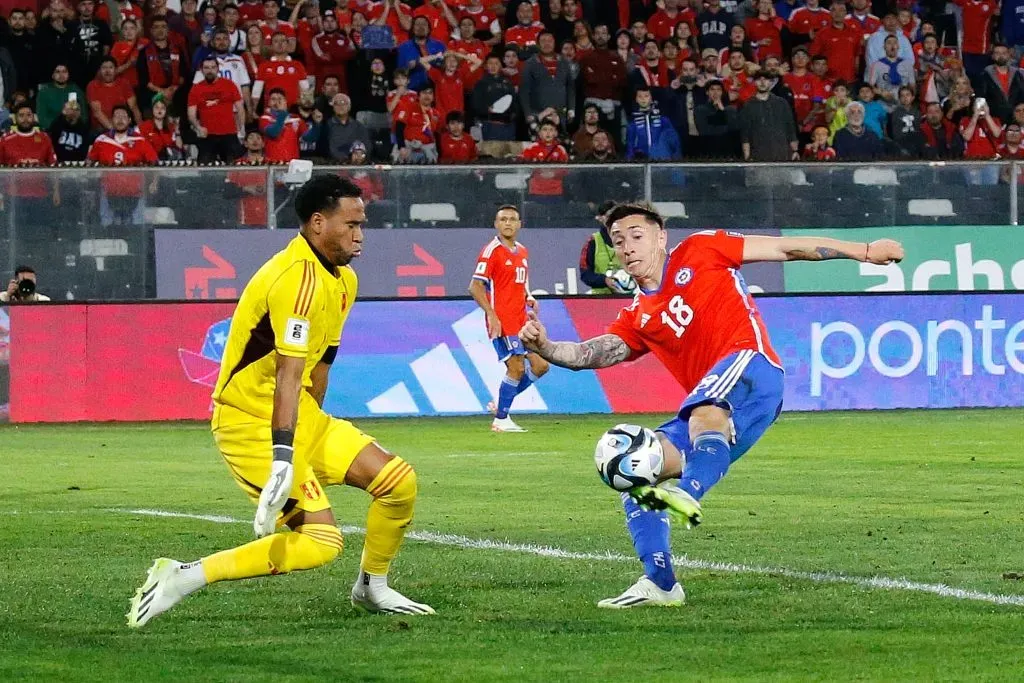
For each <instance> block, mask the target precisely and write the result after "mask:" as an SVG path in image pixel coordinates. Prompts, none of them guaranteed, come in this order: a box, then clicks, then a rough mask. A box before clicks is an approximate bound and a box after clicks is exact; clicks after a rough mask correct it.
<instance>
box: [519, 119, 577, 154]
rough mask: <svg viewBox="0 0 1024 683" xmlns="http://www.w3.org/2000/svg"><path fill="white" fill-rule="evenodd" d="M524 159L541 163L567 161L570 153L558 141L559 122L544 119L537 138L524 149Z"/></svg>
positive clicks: (538, 129)
mask: <svg viewBox="0 0 1024 683" xmlns="http://www.w3.org/2000/svg"><path fill="white" fill-rule="evenodd" d="M520 158H521V159H522V160H523V161H531V162H535V163H536V162H540V163H565V162H567V161H569V153H568V152H567V151H565V147H563V146H562V145H561V143H560V142H559V141H558V124H557V123H556V122H555V121H554V120H553V119H549V118H548V119H544V120H543V121H541V123H540V126H538V128H537V140H536V141H535V142H534V143H533V144H532V145H530V146H529V147H527V148H526V149H524V150H523V155H522V156H521V157H520Z"/></svg>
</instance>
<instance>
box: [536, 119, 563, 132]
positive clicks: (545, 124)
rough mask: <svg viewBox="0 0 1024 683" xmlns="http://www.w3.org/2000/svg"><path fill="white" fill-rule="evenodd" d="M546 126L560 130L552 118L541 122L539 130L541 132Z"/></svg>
mask: <svg viewBox="0 0 1024 683" xmlns="http://www.w3.org/2000/svg"><path fill="white" fill-rule="evenodd" d="M544 126H551V127H552V128H554V129H555V130H558V124H557V123H555V120H554V119H550V118H548V119H544V120H543V121H541V122H540V124H538V126H537V129H538V130H540V129H541V128H543V127H544Z"/></svg>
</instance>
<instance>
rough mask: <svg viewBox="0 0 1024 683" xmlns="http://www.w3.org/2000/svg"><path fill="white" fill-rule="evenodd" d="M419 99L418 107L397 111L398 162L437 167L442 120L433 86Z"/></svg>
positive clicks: (427, 87)
mask: <svg viewBox="0 0 1024 683" xmlns="http://www.w3.org/2000/svg"><path fill="white" fill-rule="evenodd" d="M417 95H418V98H417V102H416V103H415V104H408V105H405V106H402V107H400V108H398V110H397V112H396V115H395V138H396V140H397V142H398V159H399V160H400V161H402V162H405V163H413V164H424V163H425V164H433V163H437V135H438V133H439V132H440V129H441V116H440V114H438V113H437V109H435V108H434V86H433V85H431V84H430V83H429V82H428V83H427V85H425V86H423V87H422V88H420V91H419V93H417Z"/></svg>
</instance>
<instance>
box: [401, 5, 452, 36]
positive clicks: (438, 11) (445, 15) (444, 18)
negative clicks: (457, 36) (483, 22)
mask: <svg viewBox="0 0 1024 683" xmlns="http://www.w3.org/2000/svg"><path fill="white" fill-rule="evenodd" d="M412 16H413V19H415V18H416V17H426V19H427V21H429V22H430V37H431V38H433V39H434V40H439V41H441V42H442V43H447V42H448V39H449V38H451V35H452V31H454V30H456V29H457V28H458V27H459V22H458V20H457V19H456V18H455V15H454V14H453V13H452V10H451V8H450V7H448V5H446V4H445V3H444V0H426V2H424V3H423V4H422V5H420V6H419V7H417V8H416V9H414V10H413V11H412Z"/></svg>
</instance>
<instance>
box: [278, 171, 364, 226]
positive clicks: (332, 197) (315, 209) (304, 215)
mask: <svg viewBox="0 0 1024 683" xmlns="http://www.w3.org/2000/svg"><path fill="white" fill-rule="evenodd" d="M362 196H363V191H362V190H360V189H359V187H358V186H357V185H356V184H355V183H353V182H352V181H351V180H349V179H348V178H342V177H341V176H339V175H335V174H333V173H323V174H320V175H315V176H313V177H312V178H311V179H310V180H309V181H308V182H307V183H306V184H305V185H303V186H302V187H300V188H299V191H298V193H297V194H296V195H295V213H296V214H298V216H299V222H300V223H301V224H302V225H305V224H306V223H309V221H310V219H312V218H313V214H315V213H321V214H324V213H330V212H332V211H334V210H336V209H337V208H338V204H340V203H341V200H342V199H344V198H346V197H348V198H351V199H358V198H359V197H362Z"/></svg>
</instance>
